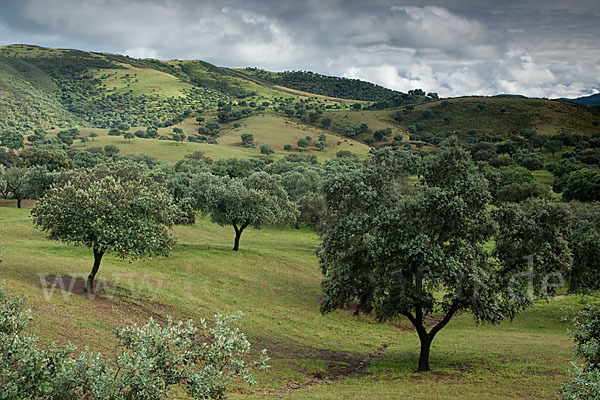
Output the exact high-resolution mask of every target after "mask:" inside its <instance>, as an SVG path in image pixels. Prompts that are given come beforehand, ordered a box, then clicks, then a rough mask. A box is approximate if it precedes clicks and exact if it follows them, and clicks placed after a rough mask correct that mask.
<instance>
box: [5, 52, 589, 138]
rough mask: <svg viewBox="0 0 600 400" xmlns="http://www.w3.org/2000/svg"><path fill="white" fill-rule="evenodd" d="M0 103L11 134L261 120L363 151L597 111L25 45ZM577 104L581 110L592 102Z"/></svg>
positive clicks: (540, 124)
mask: <svg viewBox="0 0 600 400" xmlns="http://www.w3.org/2000/svg"><path fill="white" fill-rule="evenodd" d="M0 98H1V99H2V102H0V130H3V129H12V130H17V131H20V132H30V131H32V130H33V129H35V128H38V127H41V128H43V129H47V130H50V129H60V128H65V127H71V126H79V127H82V128H99V129H108V128H112V127H116V126H119V125H127V126H130V127H142V128H143V127H149V126H153V127H157V128H167V127H172V126H174V125H178V124H181V123H182V122H185V123H186V124H188V125H189V128H186V129H189V130H186V134H189V133H193V131H197V130H198V127H199V125H198V122H197V121H196V117H199V116H202V117H201V118H204V119H205V120H206V121H218V122H219V123H220V124H221V125H222V126H225V125H227V124H229V123H230V122H234V121H237V120H240V119H242V118H246V117H248V116H249V115H253V114H256V113H260V112H263V111H264V112H270V113H271V114H273V115H277V118H287V119H296V121H297V122H298V123H299V124H304V125H313V126H315V127H319V128H323V129H325V130H329V131H330V132H333V133H338V134H340V135H344V136H347V137H348V138H354V139H358V140H365V141H367V143H369V141H370V140H371V139H374V137H375V133H376V131H378V130H379V131H382V130H385V131H386V132H388V133H386V135H388V136H387V138H388V140H389V137H390V136H389V135H392V136H391V137H392V138H393V137H394V136H400V135H407V134H409V133H415V132H418V133H420V134H422V133H431V134H442V133H444V134H445V133H454V132H458V133H459V134H460V135H469V136H475V137H476V136H481V135H486V136H490V137H493V136H503V137H506V136H508V135H511V134H514V133H518V132H520V131H521V130H523V129H533V130H536V131H538V132H540V133H548V134H554V133H558V132H572V133H578V134H584V135H591V134H594V133H598V132H599V131H600V129H599V125H600V116H599V115H598V114H600V111H598V109H597V108H594V107H584V106H583V105H581V104H577V102H572V101H570V102H566V101H556V100H547V99H533V98H526V97H524V96H520V95H505V94H503V95H498V96H493V97H463V98H454V99H437V95H436V94H435V93H427V94H426V93H424V92H423V91H422V90H419V89H415V90H412V91H409V93H401V92H397V91H394V90H390V89H387V88H384V87H382V86H378V85H374V84H372V83H368V82H364V81H360V80H357V79H347V78H340V77H332V76H325V75H321V74H316V73H312V72H303V71H292V72H282V73H276V72H269V71H264V70H259V69H256V68H247V69H228V68H222V67H218V66H215V65H212V64H209V63H207V62H204V61H200V60H170V61H161V60H153V59H135V58H131V57H128V56H123V55H118V54H107V53H94V52H87V51H80V50H68V49H50V48H44V47H39V46H31V45H11V46H5V47H0ZM585 99H587V102H588V104H589V103H590V102H591V101H592V100H600V95H593V96H588V97H587V98H585ZM575 100H581V101H584V100H583V99H575ZM363 124H366V125H367V128H365V129H363V128H361V126H362V125H363ZM388 128H389V130H388ZM350 131H354V132H356V134H355V135H354V136H352V135H350V133H352V132H350ZM390 131H391V133H389V132H390ZM377 136H378V137H379V136H381V132H379V133H378V134H377ZM384 142H385V141H384Z"/></svg>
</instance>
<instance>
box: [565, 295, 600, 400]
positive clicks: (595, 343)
mask: <svg viewBox="0 0 600 400" xmlns="http://www.w3.org/2000/svg"><path fill="white" fill-rule="evenodd" d="M574 327H575V330H574V331H573V332H571V336H572V337H573V340H574V341H575V351H574V353H575V355H576V356H579V357H581V359H582V360H583V362H582V363H581V364H578V363H572V365H573V369H572V370H571V381H570V382H568V383H567V384H566V385H565V386H563V387H562V388H561V390H560V391H561V393H562V394H563V399H564V400H581V399H590V400H591V399H597V398H600V307H598V305H591V304H590V305H587V306H586V308H585V309H584V310H583V311H580V312H578V313H577V316H576V318H575V321H574Z"/></svg>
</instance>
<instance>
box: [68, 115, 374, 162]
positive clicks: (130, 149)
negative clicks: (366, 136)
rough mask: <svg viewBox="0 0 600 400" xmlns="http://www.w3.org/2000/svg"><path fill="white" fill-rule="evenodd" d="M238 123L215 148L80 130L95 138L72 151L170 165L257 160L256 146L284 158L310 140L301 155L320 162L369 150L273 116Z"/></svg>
mask: <svg viewBox="0 0 600 400" xmlns="http://www.w3.org/2000/svg"><path fill="white" fill-rule="evenodd" d="M239 122H240V123H241V124H242V126H241V127H240V128H237V129H234V128H233V125H232V124H228V125H225V126H224V127H223V128H222V129H221V136H220V137H219V138H218V142H219V144H205V143H190V142H184V143H176V142H173V141H167V140H158V139H140V138H135V139H132V140H131V143H128V142H127V141H126V140H125V139H124V138H123V136H108V135H107V130H106V129H90V128H80V131H81V134H82V135H84V136H85V135H88V134H89V132H96V133H98V134H99V136H98V137H97V138H95V139H94V140H90V141H88V142H87V143H86V144H85V146H84V145H83V144H82V143H81V142H79V141H76V142H75V143H74V145H73V147H75V148H77V149H84V148H86V147H104V146H106V145H107V144H114V145H116V146H117V147H118V148H119V150H120V152H119V154H121V155H125V154H148V155H151V156H154V157H156V158H158V159H160V160H165V161H170V162H174V161H177V160H180V159H182V158H183V157H184V156H185V154H188V153H192V152H194V151H202V152H203V153H204V154H205V155H206V156H208V157H211V158H213V159H215V160H216V159H219V158H230V157H234V158H246V157H261V154H260V146H261V145H263V144H269V145H271V146H272V147H273V149H274V150H275V154H274V155H273V156H274V157H275V158H280V157H283V156H284V155H286V154H289V153H294V152H297V146H296V142H297V141H298V139H301V138H304V137H306V136H311V137H312V142H311V143H312V145H311V146H310V147H309V149H308V151H305V152H304V153H303V154H314V155H316V156H317V158H318V159H319V160H320V161H324V160H327V159H330V158H334V157H335V155H336V153H337V152H338V151H340V150H350V151H352V152H353V153H354V154H356V155H358V156H361V157H364V156H366V155H367V154H368V152H369V147H368V146H367V145H365V144H364V143H360V142H357V141H354V140H349V139H346V138H343V137H340V136H337V135H333V134H331V133H329V132H327V131H322V130H320V129H317V128H314V127H310V126H305V125H302V124H299V123H297V122H295V121H293V120H288V119H287V118H284V117H282V116H281V115H278V114H274V113H266V114H258V115H253V116H251V117H249V118H246V119H243V120H240V121H239ZM175 126H176V127H180V128H181V129H182V130H183V131H184V133H185V134H186V135H188V136H189V135H193V134H197V130H198V126H199V125H198V123H197V122H196V121H195V119H193V118H192V119H188V120H186V121H184V122H183V123H181V124H178V125H175ZM136 129H138V128H132V129H131V130H132V131H135V130H136ZM141 129H144V128H141ZM172 132H173V127H170V128H161V129H159V133H160V134H161V135H170V134H172ZM242 133H252V134H253V135H254V141H255V143H256V148H245V147H242V145H241V138H240V137H241V134H242ZM320 134H325V135H326V136H327V140H326V147H325V149H324V150H323V151H320V150H318V149H317V148H316V147H314V145H315V143H316V142H317V140H318V138H319V135H320ZM285 144H291V145H292V146H293V150H291V151H290V152H287V151H285V150H284V149H283V146H284V145H285Z"/></svg>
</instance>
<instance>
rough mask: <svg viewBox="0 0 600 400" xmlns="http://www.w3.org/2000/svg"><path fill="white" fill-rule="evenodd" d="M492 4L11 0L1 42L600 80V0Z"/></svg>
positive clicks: (578, 90) (456, 89)
mask: <svg viewBox="0 0 600 400" xmlns="http://www.w3.org/2000/svg"><path fill="white" fill-rule="evenodd" d="M482 3H484V4H482ZM485 3H490V4H485ZM492 3H496V2H481V1H474V0H432V1H429V2H427V3H423V2H421V1H413V2H410V3H407V2H404V1H402V0H399V1H393V0H374V1H369V2H363V1H355V0H346V1H341V0H326V1H316V0H309V1H273V0H245V1H241V0H225V1H193V0H181V1H177V0H137V1H136V0H128V1H126V0H89V1H81V0H78V1H74V0H57V1H48V0H19V1H14V0H7V1H3V2H2V9H1V10H0V44H10V43H28V44H38V45H42V46H49V47H61V48H79V49H84V50H95V51H109V52H115V53H124V54H129V55H131V56H133V57H153V58H162V59H170V58H180V59H185V58H192V59H203V60H206V61H208V62H212V63H214V64H217V65H225V66H257V67H261V68H266V69H271V70H299V69H308V70H313V71H316V72H320V73H325V74H332V75H340V76H347V77H352V78H360V79H365V80H368V81H371V82H375V83H379V84H381V85H384V86H387V87H390V88H393V89H397V90H402V91H406V90H409V89H414V88H417V87H419V88H422V89H424V90H426V91H435V92H439V93H440V95H442V96H459V95H470V94H484V95H491V94H497V93H520V94H525V95H528V96H538V97H563V96H564V97H577V96H581V95H587V94H590V93H592V92H593V91H595V90H597V89H598V88H599V87H600V63H599V61H600V47H598V46H597V38H598V37H599V36H600V23H599V22H600V5H599V4H598V2H597V1H595V0H586V1H583V0H582V1H577V2H572V1H570V0H566V1H561V0H548V1H545V2H539V1H534V0H521V1H512V0H509V1H505V2H502V4H500V3H498V4H492Z"/></svg>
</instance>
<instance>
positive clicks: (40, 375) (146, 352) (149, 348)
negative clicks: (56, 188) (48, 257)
mask: <svg viewBox="0 0 600 400" xmlns="http://www.w3.org/2000/svg"><path fill="white" fill-rule="evenodd" d="M28 316H29V313H28V312H27V311H25V310H24V302H23V300H22V299H18V298H14V297H10V296H9V295H7V294H6V292H5V291H4V289H3V288H2V287H0V365H2V368H0V389H1V390H2V394H1V396H2V398H3V399H7V400H21V399H48V400H75V399H88V400H101V399H114V400H127V399H147V400H150V399H153V400H156V399H167V398H171V396H172V392H173V389H175V388H177V389H179V390H181V391H183V392H185V393H186V394H187V395H189V396H190V398H192V399H222V398H224V397H225V394H226V392H227V390H228V386H229V385H230V384H231V382H232V380H234V379H235V380H237V379H241V380H242V381H245V382H247V383H249V384H253V383H255V380H254V377H253V376H252V375H251V373H250V368H251V365H249V364H248V362H247V361H246V360H245V359H246V358H247V357H248V355H249V352H250V348H251V345H250V342H248V340H247V339H246V336H245V335H244V334H243V333H242V332H240V331H239V329H237V328H234V327H233V326H232V325H233V324H235V322H236V321H237V320H238V318H239V317H240V316H241V313H238V314H236V315H232V316H228V317H222V316H220V315H216V316H215V322H214V324H211V326H209V324H208V323H207V322H206V321H205V320H201V321H200V326H199V327H196V326H194V325H193V323H192V321H191V320H190V321H187V322H182V321H179V322H177V323H173V322H172V321H171V319H170V318H169V321H168V324H167V325H166V326H164V327H163V326H161V325H160V324H159V323H157V322H156V321H155V320H153V319H152V318H151V319H150V320H149V321H148V322H147V323H146V324H145V325H143V326H141V327H138V326H136V325H131V326H127V327H125V328H122V329H118V330H117V331H116V332H115V335H116V339H117V347H116V348H115V358H114V359H112V360H111V359H105V358H103V357H102V355H101V354H93V353H91V352H90V351H89V350H87V349H84V350H83V351H81V352H79V354H77V349H76V348H75V347H73V346H71V345H69V346H68V347H65V348H60V347H57V346H56V345H51V346H50V347H49V348H48V349H42V348H41V347H40V346H39V345H38V343H37V338H36V337H34V336H30V335H28V334H26V333H25V331H24V330H25V328H26V326H27V322H28ZM267 361H268V357H267V356H266V353H265V351H264V350H263V353H262V358H261V360H260V361H259V362H257V365H260V366H261V367H262V368H268V367H267V365H266V362H267Z"/></svg>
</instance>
